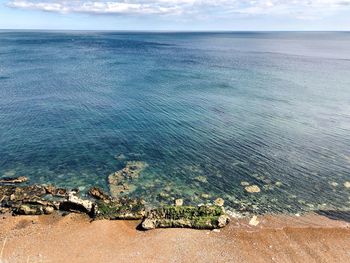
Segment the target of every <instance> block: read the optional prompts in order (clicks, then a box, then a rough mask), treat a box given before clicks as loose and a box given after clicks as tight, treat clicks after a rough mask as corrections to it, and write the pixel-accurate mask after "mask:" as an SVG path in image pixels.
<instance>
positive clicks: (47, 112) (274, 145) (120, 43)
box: [0, 30, 350, 214]
mask: <svg viewBox="0 0 350 263" xmlns="http://www.w3.org/2000/svg"><path fill="white" fill-rule="evenodd" d="M131 161H138V162H143V163H145V164H147V167H146V168H145V169H144V170H143V171H142V172H141V174H140V176H139V177H138V178H135V179H134V180H133V181H132V187H130V191H129V192H127V193H125V194H127V195H128V196H131V197H140V198H143V199H145V201H146V202H147V204H148V205H149V206H158V205H161V204H169V203H172V202H173V200H174V199H176V198H182V199H183V200H184V203H185V204H189V205H197V204H200V203H212V202H213V200H215V199H216V198H218V197H221V198H223V199H224V200H225V206H226V207H227V209H231V210H232V211H238V212H249V213H250V212H251V213H258V214H264V213H301V212H307V211H319V210H346V209H347V210H349V208H350V33H349V32H124V31H121V32H119V31H115V32H114V31H11V30H2V31H0V177H15V176H27V177H28V178H29V179H30V181H29V183H30V184H34V183H35V184H36V183H37V184H53V185H56V186H59V187H67V188H78V189H80V190H81V192H82V193H83V194H84V193H86V192H87V190H88V189H89V188H90V187H91V186H99V187H101V188H102V189H104V190H105V191H108V189H109V187H108V175H109V174H111V173H114V172H116V171H118V170H120V169H123V168H124V167H125V166H126V165H127V163H128V162H131ZM249 186H253V188H254V189H257V188H256V187H258V189H259V190H260V192H256V193H251V192H250V191H248V190H249V189H251V188H252V187H251V188H249ZM247 189H248V190H247Z"/></svg>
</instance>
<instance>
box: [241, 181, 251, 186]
mask: <svg viewBox="0 0 350 263" xmlns="http://www.w3.org/2000/svg"><path fill="white" fill-rule="evenodd" d="M248 185H250V184H249V183H248V182H245V181H243V182H241V186H248Z"/></svg>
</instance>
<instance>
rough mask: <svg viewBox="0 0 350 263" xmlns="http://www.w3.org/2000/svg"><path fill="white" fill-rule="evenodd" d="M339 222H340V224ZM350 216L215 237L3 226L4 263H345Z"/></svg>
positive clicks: (267, 219)
mask: <svg viewBox="0 0 350 263" xmlns="http://www.w3.org/2000/svg"><path fill="white" fill-rule="evenodd" d="M340 217H341V218H340ZM348 219H349V216H348V215H347V214H340V215H329V214H327V216H323V215H317V214H308V215H303V216H300V217H298V216H282V215H281V216H264V217H258V221H259V224H258V225H257V226H252V225H249V219H239V220H238V219H233V220H232V222H231V223H230V224H229V225H228V226H227V227H226V228H224V229H221V230H220V231H207V230H192V229H156V230H151V231H140V230H137V225H138V224H139V222H138V221H108V220H101V221H93V222H92V221H91V220H90V219H89V218H88V217H87V216H86V215H80V214H69V215H67V216H62V215H59V214H53V215H48V216H15V217H13V216H10V215H4V216H2V217H1V219H0V225H1V228H0V244H1V247H0V249H1V250H0V253H1V254H0V255H1V260H2V261H1V262H11V263H12V262H13V263H14V262H350V228H349V227H350V224H349V220H348Z"/></svg>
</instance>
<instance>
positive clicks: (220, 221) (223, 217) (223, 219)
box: [218, 215, 230, 228]
mask: <svg viewBox="0 0 350 263" xmlns="http://www.w3.org/2000/svg"><path fill="white" fill-rule="evenodd" d="M229 222H230V218H229V216H228V215H221V216H219V218H218V227H219V228H223V227H225V226H226V225H227V224H228V223H229Z"/></svg>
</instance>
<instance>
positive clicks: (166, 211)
mask: <svg viewBox="0 0 350 263" xmlns="http://www.w3.org/2000/svg"><path fill="white" fill-rule="evenodd" d="M229 221H230V219H229V217H228V215H226V214H225V211H224V209H223V208H222V207H220V206H200V207H193V206H165V207H162V208H158V209H154V210H150V211H148V212H147V213H146V216H145V218H144V220H143V222H142V223H141V226H142V228H143V229H145V230H149V229H154V228H170V227H180V228H196V229H215V228H221V227H224V226H226V225H227V224H228V223H229Z"/></svg>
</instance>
